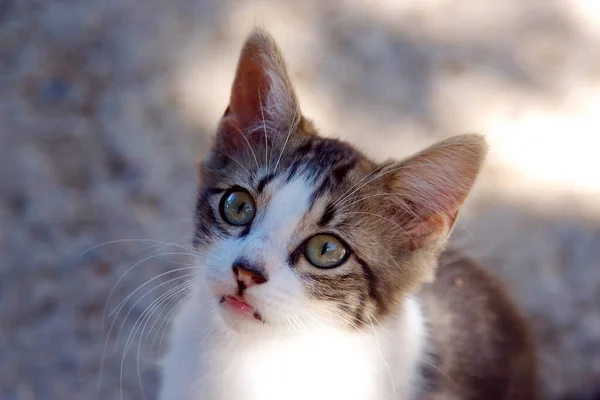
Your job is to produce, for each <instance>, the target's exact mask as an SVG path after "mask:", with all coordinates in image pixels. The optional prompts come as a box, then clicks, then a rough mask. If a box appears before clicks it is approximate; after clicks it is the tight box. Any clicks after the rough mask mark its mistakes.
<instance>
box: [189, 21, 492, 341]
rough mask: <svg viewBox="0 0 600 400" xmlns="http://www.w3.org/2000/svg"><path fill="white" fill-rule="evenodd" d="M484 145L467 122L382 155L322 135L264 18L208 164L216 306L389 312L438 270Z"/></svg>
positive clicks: (293, 317) (209, 271)
mask: <svg viewBox="0 0 600 400" xmlns="http://www.w3.org/2000/svg"><path fill="white" fill-rule="evenodd" d="M367 134H368V133H367ZM485 153H486V145H485V142H484V140H483V139H482V138H481V137H480V136H477V135H464V136H457V137H454V138H451V139H449V140H446V141H444V142H441V143H439V144H436V145H434V146H432V147H430V148H428V149H426V150H424V151H422V152H421V153H419V154H417V155H414V156H413V157H411V158H409V159H406V160H403V161H399V162H386V163H383V164H378V163H375V162H373V161H371V160H369V159H368V158H367V157H366V156H365V155H363V154H362V153H361V152H360V151H358V150H356V149H355V148H354V147H352V146H351V145H349V144H347V143H344V142H342V141H340V140H335V139H327V138H323V137H320V136H318V135H317V132H316V130H315V128H314V126H313V125H312V123H311V122H310V121H309V120H307V119H306V118H305V117H304V116H303V115H302V113H301V111H300V107H299V104H298V100H297V98H296V95H295V94H294V90H293V87H292V85H291V82H290V79H289V76H288V73H287V71H286V67H285V63H284V60H283V57H282V55H281V53H280V51H279V49H278V48H277V45H276V44H275V42H274V41H273V39H272V38H271V37H270V36H269V35H268V34H267V33H265V32H264V31H261V30H256V31H255V32H254V33H252V35H251V36H250V37H249V38H248V40H247V41H246V43H245V45H244V47H243V49H242V52H241V56H240V60H239V64H238V67H237V72H236V76H235V80H234V83H233V88H232V91H231V99H230V103H229V106H228V107H227V109H226V111H225V114H224V116H223V118H222V120H221V122H220V124H219V127H218V131H217V135H216V140H215V143H214V146H213V148H212V150H211V153H210V155H209V156H208V158H207V159H206V160H205V161H204V162H203V164H202V165H201V168H200V181H201V184H200V190H199V199H198V203H197V210H196V228H197V229H196V234H195V241H194V243H195V247H196V248H197V249H198V252H199V253H201V254H202V255H201V256H200V258H201V260H200V263H201V269H200V274H201V275H202V279H203V281H204V284H205V287H206V289H207V294H208V296H209V300H210V301H211V302H212V303H213V305H214V307H215V308H216V310H217V312H216V313H215V316H216V318H217V319H218V320H219V321H220V322H225V325H224V326H227V327H229V328H232V329H234V330H235V331H238V332H263V331H265V329H271V330H281V331H282V332H285V331H287V330H291V331H293V330H303V329H310V328H311V327H313V326H327V325H332V326H340V327H347V328H349V329H354V328H357V327H360V326H362V325H364V324H370V323H371V321H373V320H376V321H380V320H382V319H385V318H386V316H388V315H390V314H393V313H394V312H396V311H397V310H398V307H399V306H400V304H401V303H402V301H403V299H404V298H406V296H407V295H409V294H410V293H411V292H412V291H414V290H415V289H417V288H418V286H419V285H420V284H422V283H423V282H426V281H428V280H431V279H432V277H433V275H434V272H435V268H436V261H437V257H438V255H439V253H440V252H441V251H442V249H443V247H444V245H445V242H446V238H447V236H448V234H449V233H450V231H451V229H452V227H453V225H454V222H455V220H456V217H457V214H458V211H459V207H460V205H461V204H462V202H463V201H464V199H465V197H466V196H467V194H468V192H469V191H470V189H471V186H472V184H473V182H474V180H475V178H476V176H477V173H478V171H479V169H480V166H481V164H482V161H483V159H484V156H485Z"/></svg>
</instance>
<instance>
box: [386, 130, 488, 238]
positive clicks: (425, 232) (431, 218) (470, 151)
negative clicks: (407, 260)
mask: <svg viewBox="0 0 600 400" xmlns="http://www.w3.org/2000/svg"><path fill="white" fill-rule="evenodd" d="M486 153H487V145H486V142H485V139H484V138H483V137H482V136H480V135H461V136H455V137H452V138H449V139H447V140H444V141H442V142H440V143H438V144H435V145H433V146H431V147H429V148H427V149H425V150H423V151H422V152H420V153H418V154H416V155H414V156H413V157H410V158H409V159H407V160H405V161H403V162H400V163H399V164H396V165H394V166H392V167H391V168H392V169H390V173H389V176H388V178H387V179H386V186H387V190H388V191H389V193H390V195H391V196H390V198H392V199H393V201H394V206H395V209H394V218H395V219H397V220H398V223H399V224H400V225H401V226H402V227H403V228H404V229H405V230H406V231H407V233H408V234H409V235H410V237H411V243H412V245H413V246H417V247H423V246H427V245H429V244H432V243H439V242H440V241H445V239H446V237H447V236H448V234H449V233H450V231H451V230H452V227H453V226H454V223H455V221H456V217H457V216H458V211H459V208H460V206H461V205H462V203H463V202H464V200H465V198H466V197H467V195H468V194H469V192H470V190H471V187H472V186H473V183H474V182H475V178H476V177H477V174H478V173H479V170H480V168H481V165H482V163H483V161H484V159H485V156H486Z"/></svg>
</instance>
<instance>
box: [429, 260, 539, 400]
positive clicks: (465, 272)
mask: <svg viewBox="0 0 600 400" xmlns="http://www.w3.org/2000/svg"><path fill="white" fill-rule="evenodd" d="M420 298H421V299H422V302H423V304H424V306H425V310H426V311H425V312H426V315H427V319H428V325H429V330H430V335H431V341H432V354H433V357H432V358H433V359H434V360H435V361H436V363H435V364H436V365H435V366H436V370H434V371H432V372H433V375H434V378H433V379H434V384H433V385H432V389H433V390H432V392H433V393H432V394H431V396H430V397H426V398H434V399H454V398H456V399H463V400H468V399H489V400H495V399H498V400H501V399H506V400H508V399H511V400H513V399H514V400H535V399H538V398H539V394H538V391H537V381H536V380H537V375H536V366H535V356H534V352H533V347H532V344H531V342H530V339H529V333H528V330H527V327H526V324H525V321H524V320H523V318H522V317H521V316H520V314H519V312H518V311H517V310H516V308H515V307H514V305H513V303H512V302H511V301H510V299H509V298H508V296H507V294H506V293H505V291H504V289H503V287H502V284H501V283H500V282H499V281H498V280H497V279H495V278H494V277H493V276H491V275H490V274H489V273H488V272H486V271H485V270H484V269H482V268H481V267H480V266H478V265H476V264H475V263H474V262H472V261H471V260H468V259H466V258H464V257H461V256H460V255H459V254H456V253H445V254H444V255H443V257H442V258H441V259H440V265H439V268H438V271H437V274H436V279H435V281H434V282H433V283H432V284H429V285H426V286H425V287H424V288H423V290H422V291H421V293H420Z"/></svg>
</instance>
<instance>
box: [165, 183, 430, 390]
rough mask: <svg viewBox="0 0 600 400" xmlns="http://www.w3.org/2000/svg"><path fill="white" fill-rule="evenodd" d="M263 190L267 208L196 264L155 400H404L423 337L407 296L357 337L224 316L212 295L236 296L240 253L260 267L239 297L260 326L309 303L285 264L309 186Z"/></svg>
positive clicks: (281, 320) (328, 329) (414, 376)
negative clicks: (260, 280) (284, 329)
mask: <svg viewBox="0 0 600 400" xmlns="http://www.w3.org/2000/svg"><path fill="white" fill-rule="evenodd" d="M269 187H270V188H271V189H270V190H271V192H270V193H268V195H269V196H270V201H269V203H268V205H267V206H266V208H265V209H264V210H260V209H259V210H258V213H257V216H256V219H255V224H254V225H253V226H252V229H251V231H250V233H249V235H248V236H246V237H245V238H236V237H231V238H228V239H224V240H222V241H220V242H219V243H217V244H215V245H214V246H213V247H212V248H210V249H208V255H207V256H206V257H204V258H203V259H202V260H201V262H202V267H201V271H202V275H203V276H204V277H205V278H206V279H205V284H206V285H198V286H197V287H195V288H194V292H193V294H192V296H191V297H190V299H189V300H188V301H187V302H186V304H185V305H184V307H183V308H182V309H181V310H180V311H179V313H178V315H177V317H176V319H175V321H174V323H173V327H172V333H171V343H170V349H169V352H168V354H167V356H166V357H165V359H164V362H163V369H164V382H163V385H162V391H161V396H160V398H161V400H276V399H277V400H280V399H289V400H295V399H297V400H301V399H302V400H306V399H311V400H321V399H322V400H325V399H327V400H334V399H345V400H388V399H390V400H391V399H410V398H412V396H413V393H414V389H415V386H416V384H417V383H418V382H417V372H416V371H417V364H418V362H419V360H420V359H421V357H422V356H421V354H422V348H423V341H424V337H425V334H424V325H423V321H422V316H421V311H420V308H419V305H418V304H417V303H416V301H415V300H413V299H407V301H406V302H405V303H404V304H405V305H404V307H403V308H402V309H401V310H399V311H398V314H397V316H396V317H390V318H389V319H388V320H387V321H386V322H382V323H383V325H377V326H372V327H365V328H364V329H363V331H361V332H357V331H348V330H346V329H341V328H333V327H328V326H325V325H322V324H312V325H310V324H306V325H304V324H302V321H301V320H298V321H299V323H298V325H299V327H300V328H302V329H298V330H297V331H295V332H294V333H293V334H289V333H287V334H282V333H281V331H277V330H273V329H269V328H268V327H265V326H262V325H261V323H260V322H257V321H253V320H249V319H248V320H244V319H243V318H238V317H235V316H230V318H229V319H228V317H227V314H226V313H224V312H223V310H222V308H221V306H220V305H219V304H218V298H219V297H220V296H222V295H223V294H226V293H234V292H235V289H236V283H235V281H234V279H233V276H232V272H231V265H232V263H233V261H234V260H235V259H236V258H238V257H240V256H243V257H245V258H247V259H248V260H249V261H250V262H261V263H263V265H264V266H265V268H266V271H267V274H268V277H269V280H268V281H267V282H266V283H264V284H261V285H255V286H251V287H249V288H248V289H246V292H244V296H245V298H247V299H248V302H249V303H250V304H251V305H252V306H253V307H254V308H255V309H257V310H258V311H260V313H261V314H262V315H263V316H264V318H265V321H271V322H273V323H281V324H283V323H284V322H289V316H290V315H302V314H303V312H304V314H306V313H307V312H306V308H307V304H308V303H307V300H308V299H307V297H306V295H305V294H304V290H303V287H302V283H301V282H300V280H299V278H298V276H296V274H295V273H294V271H292V270H291V268H289V265H288V260H287V259H288V254H289V251H290V247H294V246H297V245H298V244H299V243H294V241H297V240H299V238H294V232H295V229H296V227H297V226H298V224H299V222H300V221H301V219H302V217H303V216H304V215H305V213H306V212H307V211H308V208H309V201H310V196H311V194H312V191H313V188H312V187H311V184H310V183H309V181H308V180H307V179H305V178H304V177H301V176H300V177H298V178H297V179H295V180H292V181H291V182H289V183H287V184H283V183H282V182H281V181H274V182H272V184H270V185H269ZM267 323H268V322H267ZM223 324H224V325H223ZM284 326H285V325H284ZM231 328H233V329H231ZM240 332H243V333H240ZM248 332H250V333H248Z"/></svg>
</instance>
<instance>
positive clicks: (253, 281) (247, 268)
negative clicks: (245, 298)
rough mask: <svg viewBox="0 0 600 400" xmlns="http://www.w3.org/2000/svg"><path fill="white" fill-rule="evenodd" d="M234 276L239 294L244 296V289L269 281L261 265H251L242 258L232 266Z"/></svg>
mask: <svg viewBox="0 0 600 400" xmlns="http://www.w3.org/2000/svg"><path fill="white" fill-rule="evenodd" d="M231 269H232V270H233V275H234V276H235V279H236V280H237V283H238V289H239V293H238V294H240V295H241V294H242V292H243V291H244V289H246V288H247V287H250V286H252V285H259V284H261V283H265V282H266V281H267V276H266V274H265V271H264V268H262V267H261V266H259V265H256V264H251V263H250V262H248V261H247V260H245V259H243V258H240V259H237V260H235V262H234V263H233V265H232V266H231Z"/></svg>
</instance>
